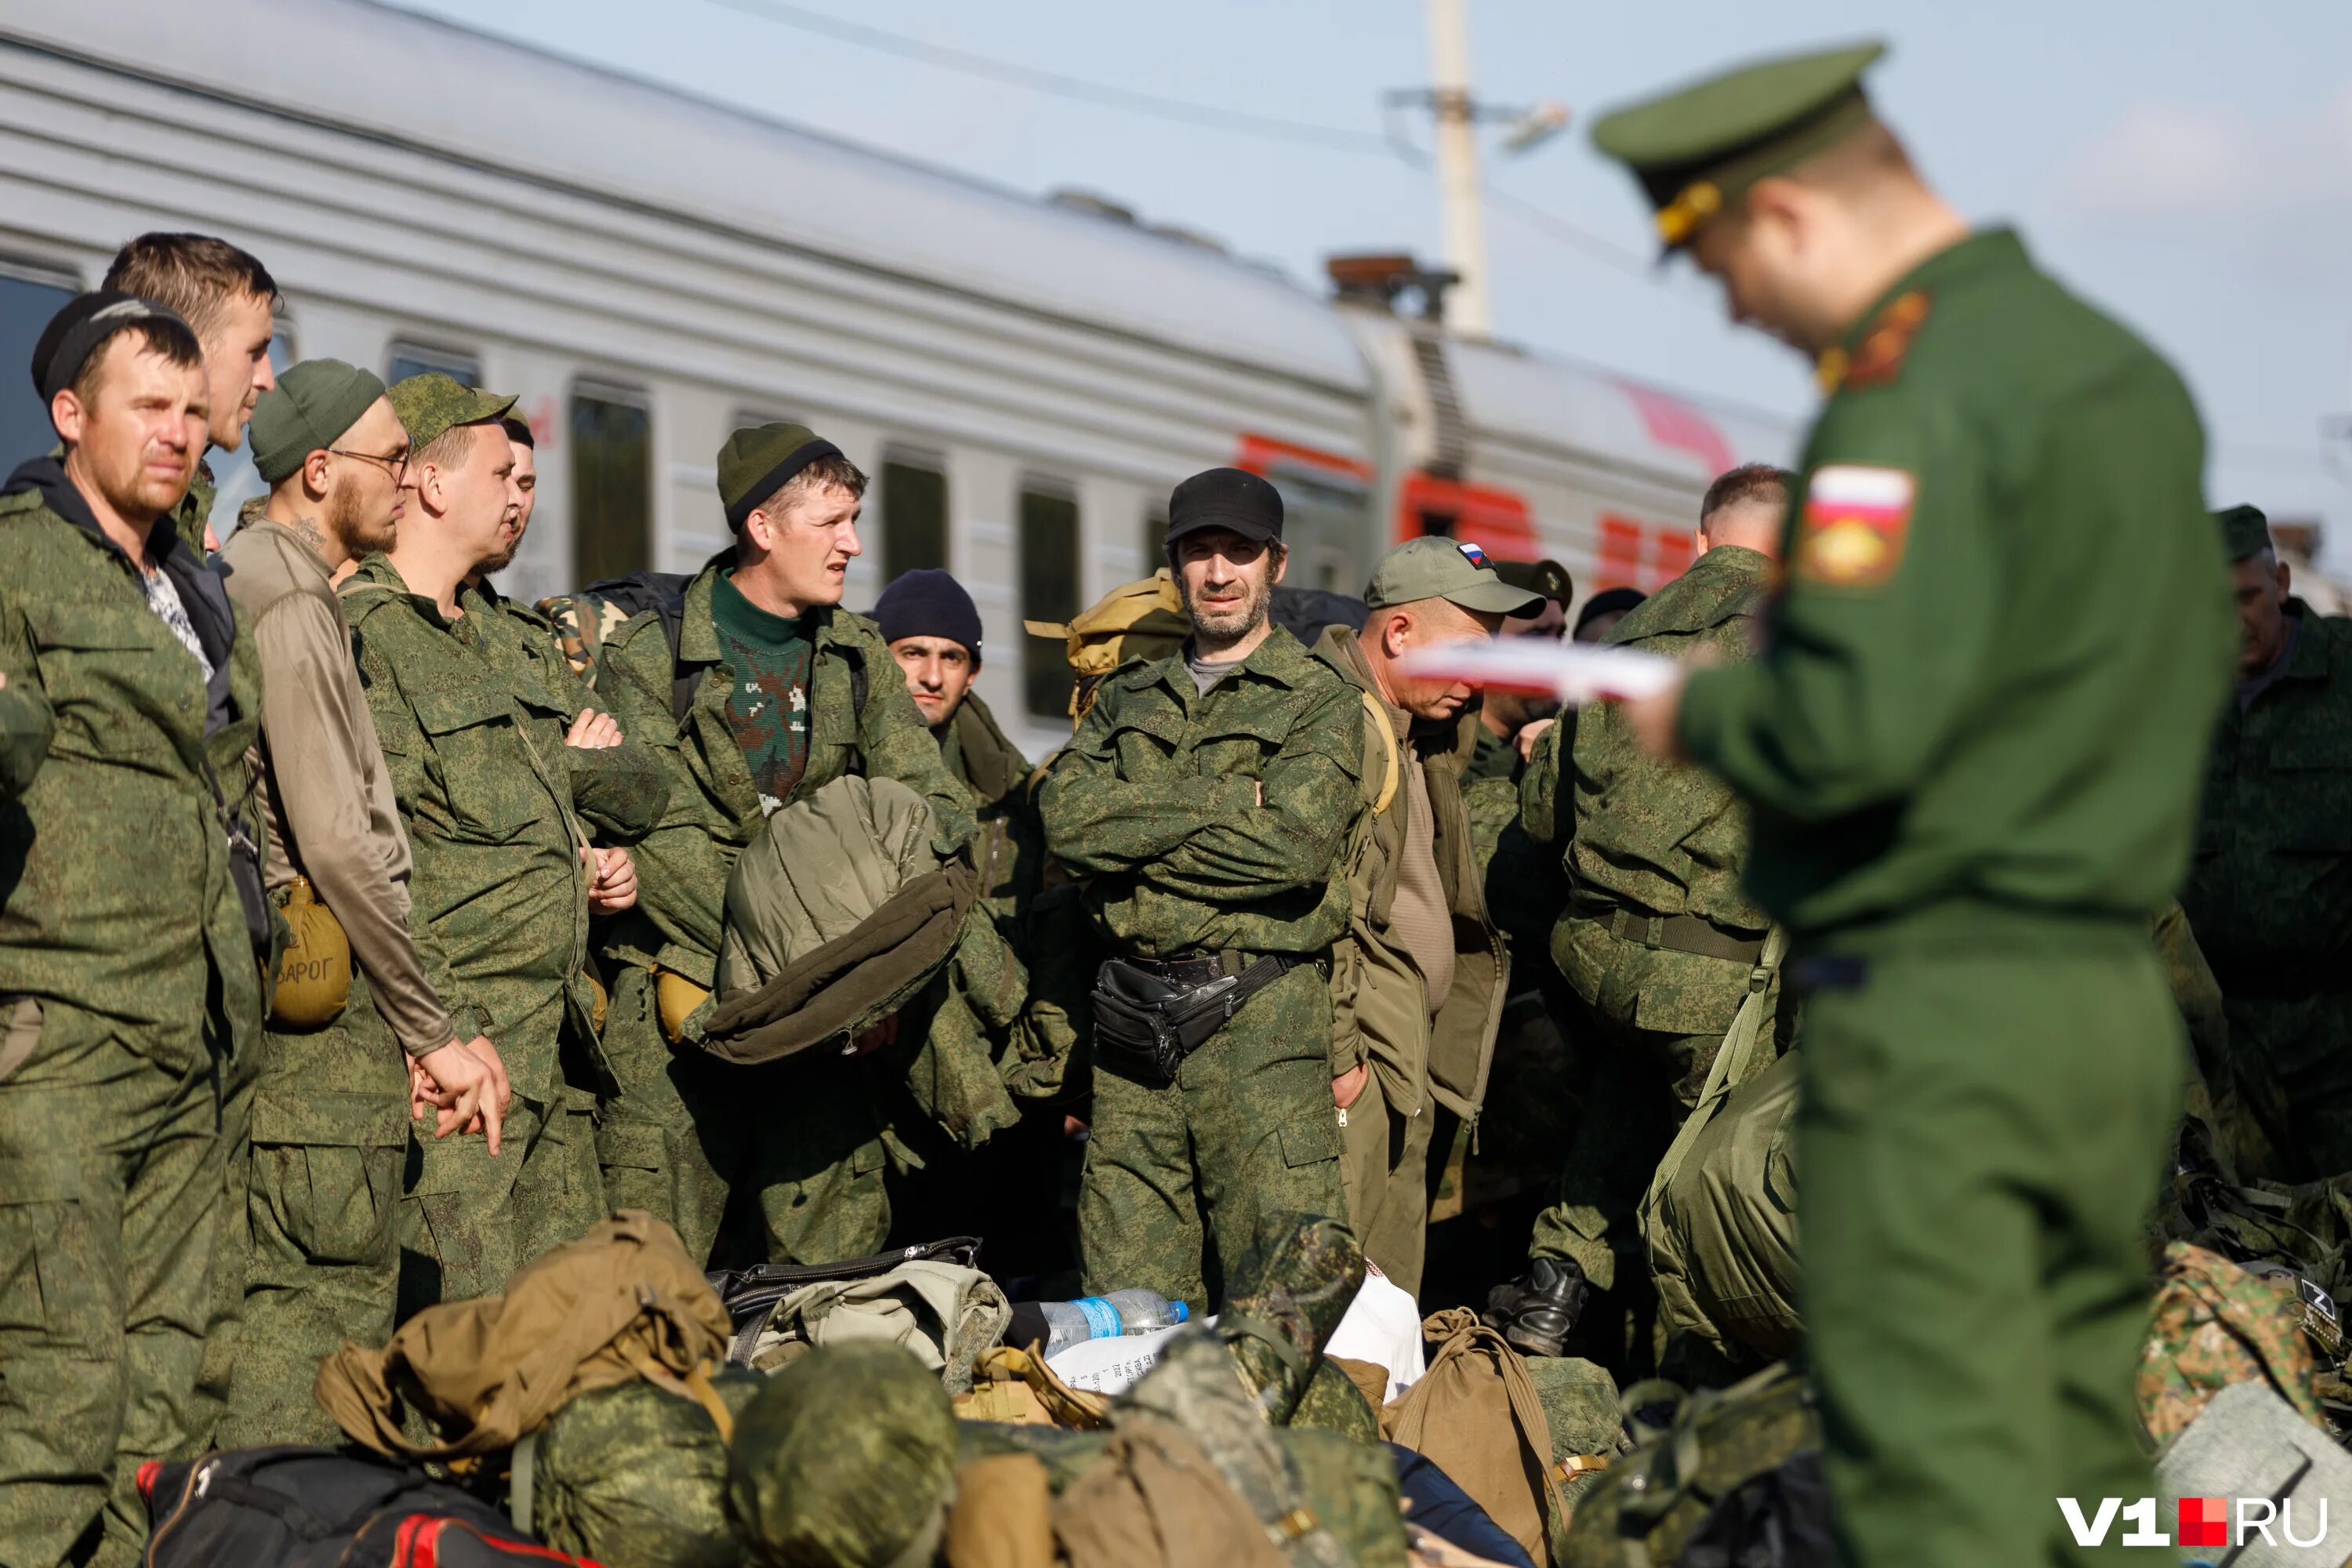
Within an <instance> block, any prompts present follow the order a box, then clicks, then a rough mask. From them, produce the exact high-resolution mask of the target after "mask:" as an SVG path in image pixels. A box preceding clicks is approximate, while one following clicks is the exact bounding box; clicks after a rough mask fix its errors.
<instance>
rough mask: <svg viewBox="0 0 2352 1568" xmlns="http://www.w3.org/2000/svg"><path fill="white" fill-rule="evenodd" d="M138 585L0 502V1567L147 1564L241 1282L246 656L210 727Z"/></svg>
mask: <svg viewBox="0 0 2352 1568" xmlns="http://www.w3.org/2000/svg"><path fill="white" fill-rule="evenodd" d="M199 537H201V535H195V536H190V537H189V538H187V539H186V540H185V541H184V542H183V541H180V540H179V539H178V536H177V535H176V534H175V533H174V532H173V531H172V528H171V526H170V525H169V524H163V525H159V527H158V531H157V533H156V535H155V536H154V538H153V540H152V544H151V548H152V549H154V550H155V551H156V552H158V553H159V554H160V553H161V552H163V551H164V550H166V549H169V550H173V551H178V552H186V551H191V550H194V549H195V548H196V545H195V539H196V538H199ZM182 558H183V559H185V557H184V556H183V557H182ZM130 571H131V569H130V568H129V566H128V564H127V563H126V562H125V561H124V560H123V558H122V557H121V555H120V553H119V552H116V551H114V550H113V549H112V548H111V547H110V546H106V545H104V544H102V543H101V542H100V538H99V536H98V535H97V534H96V533H95V532H94V531H89V530H87V529H84V528H83V527H80V526H78V525H77V524H75V523H73V522H71V521H68V520H67V519H66V518H64V517H62V516H60V515H58V513H57V512H55V511H53V510H49V509H48V507H47V505H46V504H45V503H44V501H43V500H42V499H41V495H40V492H39V491H37V490H21V491H18V492H16V493H14V494H11V495H8V496H5V497H0V672H5V674H6V676H7V678H8V687H7V689H6V690H5V691H0V700H5V707H0V712H5V716H6V718H7V721H8V726H9V728H10V729H11V730H12V731H14V734H13V736H12V739H11V742H10V750H11V752H13V753H14V754H13V755H12V757H11V758H10V760H9V763H8V765H7V769H6V772H7V773H8V774H9V777H8V778H7V780H6V782H5V794H0V889H5V906H0V996H5V997H6V998H7V1002H6V1003H5V1005H0V1031H5V1034H6V1036H7V1037H8V1038H9V1040H10V1042H11V1047H12V1048H11V1049H10V1052H9V1055H10V1057H11V1058H12V1063H11V1070H10V1071H9V1072H7V1073H6V1074H5V1075H0V1299H5V1300H9V1301H12V1302H13V1303H15V1305H14V1306H13V1308H9V1309H0V1364H5V1367H6V1369H7V1370H6V1374H5V1381H6V1384H7V1386H8V1389H9V1391H10V1392H9V1394H8V1396H7V1398H6V1399H5V1400H0V1554H5V1555H7V1556H9V1557H10V1558H12V1559H16V1558H21V1559H22V1560H24V1561H27V1562H55V1561H59V1560H61V1559H63V1558H65V1557H66V1556H67V1555H68V1549H69V1548H72V1547H73V1545H74V1543H75V1542H76V1541H77V1540H78V1539H80V1538H83V1537H84V1535H85V1532H86V1531H87V1532H89V1541H90V1542H96V1551H97V1557H96V1560H97V1561H99V1562H101V1563H129V1562H132V1561H135V1560H136V1558H137V1556H138V1555H139V1549H140V1543H141V1542H142V1541H143V1540H144V1539H145V1535H146V1509H145V1506H144V1504H143V1503H142V1501H141V1500H140V1499H139V1497H138V1495H137V1492H136V1489H135V1486H134V1478H135V1475H136V1471H137V1468H138V1467H139V1465H140V1464H141V1463H142V1461H144V1460H146V1459H150V1458H170V1457H173V1455H174V1454H175V1453H177V1452H179V1451H182V1450H184V1449H186V1448H188V1447H201V1446H202V1445H203V1444H205V1442H206V1441H208V1440H209V1437H210V1436H211V1429H212V1426H213V1424H214V1421H215V1418H216V1415H217V1411H218V1397H219V1393H220V1391H221V1387H222V1385H223V1384H224V1382H225V1379H222V1378H220V1377H218V1376H215V1377H214V1378H212V1379H210V1380H206V1379H205V1377H204V1373H205V1372H206V1370H207V1360H206V1344H207V1340H208V1337H210V1336H215V1335H217V1336H218V1337H219V1338H220V1339H221V1340H222V1341H223V1342H226V1339H227V1338H228V1337H229V1336H230V1334H231V1333H232V1332H233V1322H234V1318H233V1311H234V1304H235V1302H236V1297H237V1294H238V1290H237V1287H238V1285H239V1284H240V1283H241V1281H240V1280H239V1279H238V1278H237V1260H236V1256H235V1248H236V1243H235V1240H234V1238H233V1237H229V1235H228V1233H229V1232H230V1231H231V1230H232V1229H233V1228H234V1227H233V1226H232V1224H231V1215H232V1209H233V1206H234V1205H242V1204H243V1202H244V1182H243V1165H244V1159H243V1152H242V1140H243V1136H244V1116H245V1114H246V1110H245V1107H246V1106H247V1104H249V1091H250V1085H251V1081H252V1080H251V1073H252V1066H251V1063H252V1056H253V1052H254V1050H255V1048H256V1046H257V1042H258V1038H259V1033H260V1021H261V1005H262V1004H261V995H262V964H261V963H257V955H256V952H255V947H254V942H253V937H252V933H251V931H250V930H249V929H248V927H247V922H246V914H245V909H244V905H243V903H242V901H241V900H240V898H239V896H238V893H237V891H236V886H235V884H234V882H233V880H232V876H231V870H230V859H231V850H230V847H229V843H228V839H227V837H226V833H225V832H224V829H223V826H222V811H221V807H222V802H221V801H216V799H215V794H214V790H213V785H212V784H211V782H210V780H211V779H217V780H218V781H219V786H220V789H221V791H222V795H223V798H224V799H225V802H226V805H227V806H228V807H229V808H230V809H231V811H232V813H233V814H234V815H236V817H237V819H238V820H239V822H240V823H241V825H242V826H244V827H245V829H246V831H247V834H248V835H250V834H252V833H253V832H254V831H255V829H256V826H257V816H256V815H255V811H254V808H253V805H252V803H251V801H250V800H247V799H241V798H240V796H239V795H237V794H236V793H232V792H237V791H239V790H240V789H241V787H242V785H243V784H244V783H245V781H246V780H247V778H248V777H249V774H248V773H247V771H246V766H245V763H244V756H245V753H246V752H247V749H248V748H249V747H250V746H251V745H252V743H253V741H254V738H255V736H256V734H257V731H258V725H259V719H258V713H259V680H260V670H259V662H258V660H257V658H256V657H255V655H254V651H253V647H252V643H251V640H250V639H249V637H247V636H246V635H245V633H244V632H243V630H242V629H241V628H240V629H239V630H238V632H237V633H236V637H235V638H234V641H233V643H232V645H231V647H230V649H229V652H228V658H227V664H228V671H227V674H228V692H229V710H228V721H227V722H226V725H225V726H224V727H222V728H221V729H220V730H218V731H215V733H213V734H210V735H207V734H206V733H205V723H206V716H207V706H208V704H207V695H206V691H205V685H204V682H203V679H202V674H201V671H200V669H199V668H198V666H197V665H196V663H195V662H194V659H192V658H189V657H188V655H187V653H186V650H185V649H184V647H182V646H181V645H180V643H179V642H178V641H177V639H176V638H175V637H173V634H172V633H171V632H170V631H169V630H167V629H166V628H165V627H164V626H163V622H162V620H161V619H160V618H159V617H158V616H156V615H155V614H154V613H153V611H152V610H151V609H150V608H149V607H148V604H147V601H146V597H145V595H144V594H143V592H142V590H141V588H140V587H139V585H138V584H136V583H134V582H133V581H132V580H131V575H130ZM134 841H135V846H136V850H137V865H136V869H135V873H134V872H132V871H131V870H128V869H126V863H125V860H124V853H125V849H126V846H130V845H131V844H132V843H133V842H134ZM200 1385H201V1386H200ZM101 1521H102V1522H101ZM86 1544H88V1542H86Z"/></svg>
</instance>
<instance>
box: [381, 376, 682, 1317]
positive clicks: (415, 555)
mask: <svg viewBox="0 0 2352 1568" xmlns="http://www.w3.org/2000/svg"><path fill="white" fill-rule="evenodd" d="M390 396H391V399H392V403H393V406H394V410H395V411H396V412H398V413H399V415H400V416H401V423H402V424H403V425H404V426H405V427H406V429H407V432H408V437H409V440H410V442H411V443H412V447H413V450H412V454H411V457H410V458H409V465H408V469H407V473H406V476H405V478H404V486H405V489H406V491H407V496H406V501H407V510H406V514H405V515H404V518H403V519H402V521H401V527H400V535H399V540H398V542H397V543H396V544H395V546H394V549H393V551H392V552H391V553H390V554H388V555H377V556H372V557H370V558H369V559H368V560H367V561H366V562H364V563H362V565H361V567H360V569H359V571H358V572H357V573H355V574H353V575H352V577H351V579H350V580H349V581H347V582H346V583H345V584H343V587H342V599H343V612H344V616H345V618H346V619H347V620H349V622H350V623H351V626H352V641H353V645H354V647H355V648H356V649H357V651H358V656H359V664H360V676H361V680H362V684H363V685H364V686H365V687H366V689H367V694H368V705H369V708H370V709H371V710H372V711H373V714H374V716H375V725H376V734H377V738H378V740H379V741H380V742H381V743H382V745H383V752H384V757H385V761H386V762H387V763H389V764H390V766H391V771H392V777H393V783H394V792H395V794H396V795H397V796H398V799H399V803H400V814H401V818H402V821H403V822H404V825H405V826H406V827H407V830H408V837H409V842H410V846H411V848H412V851H413V853H414V855H415V879H414V881H413V883H412V895H413V899H414V910H413V914H412V920H411V923H412V927H413V929H414V930H415V935H416V940H417V947H418V950H419V952H422V953H423V954H424V956H425V963H426V965H427V969H428V973H431V975H432V977H433V981H434V985H435V989H436V991H437V992H438V993H439V994H440V996H441V999H442V1001H443V1002H444V1003H445V1004H446V1005H447V1006H448V1008H449V1010H450V1012H451V1014H452V1015H453V1016H455V1017H457V1019H458V1020H459V1022H458V1025H457V1027H458V1032H459V1033H461V1034H487V1035H488V1037H490V1039H491V1040H492V1041H493V1042H495V1044H496V1046H497V1048H498V1050H499V1055H500V1056H501V1058H503V1060H504V1062H505V1066H506V1071H507V1076H508V1079H509V1082H510V1083H511V1085H512V1088H513V1093H514V1101H513V1105H512V1107H511V1109H510V1111H509V1116H508V1118H507V1121H506V1124H505V1128H504V1134H503V1146H502V1147H501V1149H500V1150H499V1152H498V1154H497V1155H496V1156H495V1157H492V1158H485V1157H484V1150H483V1148H482V1146H481V1144H479V1143H478V1142H476V1141H475V1137H474V1135H473V1134H470V1133H467V1134H461V1135H458V1136H455V1137H451V1138H447V1139H443V1140H436V1139H435V1138H434V1137H433V1136H432V1135H431V1134H432V1132H433V1131H434V1129H432V1128H430V1127H426V1126H424V1125H423V1124H421V1123H420V1124H419V1126H418V1128H417V1130H416V1135H415V1137H414V1139H413V1146H412V1150H411V1153H410V1157H409V1163H408V1172H407V1180H406V1184H405V1191H404V1201H403V1205H402V1214H401V1230H402V1237H401V1246H402V1257H401V1286H400V1294H401V1305H402V1308H403V1310H404V1313H405V1311H406V1310H412V1309H414V1308H415V1307H418V1306H422V1305H426V1304H429V1303H432V1302H435V1301H439V1300H463V1299H466V1298H469V1297H474V1296H481V1295H488V1294H491V1293H494V1292H496V1291H498V1290H499V1289H502V1288H503V1287H504V1286H505V1283H506V1280H507V1278H508V1276H509V1275H510V1274H512V1273H513V1272H514V1271H515V1270H516V1269H517V1268H520V1267H521V1266H522V1265H524V1264H525V1263H528V1262H529V1261H530V1259H531V1258H535V1257H537V1256H538V1255H539V1254H540V1253H541V1252H543V1251H545V1250H546V1249H547V1248H548V1247H552V1246H554V1245H556V1244H558V1243H560V1242H562V1241H566V1240H569V1239H571V1238H572V1237H576V1236H578V1235H580V1234H582V1233H583V1231H585V1230H586V1229H587V1228H588V1227H589V1226H592V1225H593V1224H594V1223H595V1222H596V1221H597V1220H599V1219H601V1218H603V1217H604V1213H605V1205H604V1193H603V1191H602V1184H601V1182H600V1181H599V1180H598V1179H597V1173H596V1168H595V1165H594V1163H593V1160H591V1159H589V1158H588V1157H587V1154H586V1151H585V1150H584V1149H583V1148H582V1147H580V1141H579V1140H578V1139H577V1138H576V1136H571V1137H568V1136H567V1135H568V1134H573V1133H574V1131H575V1128H574V1124H573V1123H574V1119H573V1118H572V1117H569V1116H567V1115H566V1114H565V1113H566V1111H567V1110H569V1109H570V1108H571V1106H572V1103H573V1101H574V1100H576V1098H577V1096H578V1092H579V1091H581V1090H583V1089H588V1088H590V1087H592V1086H593V1084H594V1083H595V1081H596V1080H597V1079H601V1077H602V1073H601V1058H600V1056H599V1055H598V1053H597V1049H596V1044H595V1032H594V1027H593V1021H592V1014H593V999H592V994H591V991H590V988H589V985H588V982H587V978H586V973H585V968H586V963H587V956H588V916H589V910H590V891H591V881H592V873H591V868H590V866H589V864H588V862H587V860H586V859H585V858H584V855H585V847H586V845H587V836H586V832H585V830H584V829H583V826H581V822H580V818H579V816H578V815H577V811H576V804H575V795H576V794H577V793H581V792H576V791H575V787H574V784H573V782H572V773H571V772H570V771H569V769H568V766H567V759H568V758H569V757H570V752H569V750H568V749H566V748H561V747H554V748H552V749H551V746H552V740H553V731H554V730H555V728H556V727H557V726H556V724H555V722H554V721H551V720H550V719H548V718H546V716H544V715H543V714H541V713H540V712H539V711H537V710H534V708H533V706H532V704H531V702H530V700H528V699H529V698H530V696H532V695H534V694H532V693H528V692H526V691H524V690H523V689H521V687H520V685H519V683H518V682H516V681H515V680H513V679H506V680H501V679H499V676H498V672H499V669H500V668H502V667H501V665H500V663H499V657H498V654H499V649H498V640H499V635H500V634H499V628H498V626H497V625H496V624H495V618H494V617H493V616H490V615H488V614H487V613H485V611H484V608H483V606H482V605H481V604H480V601H479V600H476V601H474V605H475V607H474V608H473V609H472V610H470V611H468V610H467V608H466V607H465V605H464V604H463V603H462V600H461V595H462V593H463V589H462V583H463V579H464V576H465V574H466V573H467V571H469V570H472V569H473V568H474V567H476V566H478V564H479V563H482V562H483V561H485V560H487V559H489V558H490V557H492V556H493V555H495V554H496V552H498V550H499V549H500V548H501V547H502V543H503V540H504V536H505V535H506V533H507V532H508V531H509V529H510V526H511V522H512V518H513V515H514V512H515V510H517V508H518V506H519V504H520V503H519V498H518V497H517V495H516V492H515V490H514V487H513V485H512V482H511V479H512V472H513V461H512V456H511V454H510V452H509V448H508V444H507V440H506V437H505V433H504V432H503V431H502V430H500V429H499V425H498V418H499V415H501V414H503V413H504V412H505V411H506V409H507V407H508V406H509V404H510V403H511V402H512V399H510V398H500V397H495V396H492V395H488V394H484V393H478V392H473V391H470V390H468V389H467V388H466V387H463V386H460V385H459V384H457V382H455V381H453V380H451V379H450V378H449V377H447V376H446V375H440V374H428V375H422V376H412V377H410V378H409V379H408V380H406V381H404V382H402V383H400V384H398V385H396V386H394V387H393V388H392V390H391V393H390ZM557 752H562V755H561V756H559V755H558V754H556V753H557ZM597 755H598V756H599V758H603V757H606V756H609V757H612V758H614V759H615V761H614V763H613V764H612V765H613V766H614V767H615V768H616V769H626V768H629V767H632V766H634V767H635V768H637V769H638V770H639V772H640V775H641V776H640V777H639V778H638V779H637V780H636V781H635V784H634V787H635V789H637V790H640V791H642V792H644V794H645V795H646V796H647V797H650V798H652V799H656V800H657V799H658V798H659V795H660V790H661V784H660V781H659V779H658V777H657V775H656V770H655V768H654V767H653V765H652V763H651V761H650V759H647V758H643V757H640V756H626V755H624V753H622V752H609V753H597ZM621 787H624V788H626V787H631V786H629V785H627V784H625V783H624V784H623V785H622V786H621Z"/></svg>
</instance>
